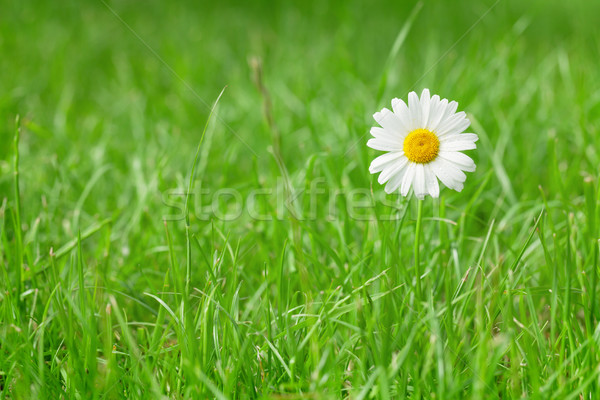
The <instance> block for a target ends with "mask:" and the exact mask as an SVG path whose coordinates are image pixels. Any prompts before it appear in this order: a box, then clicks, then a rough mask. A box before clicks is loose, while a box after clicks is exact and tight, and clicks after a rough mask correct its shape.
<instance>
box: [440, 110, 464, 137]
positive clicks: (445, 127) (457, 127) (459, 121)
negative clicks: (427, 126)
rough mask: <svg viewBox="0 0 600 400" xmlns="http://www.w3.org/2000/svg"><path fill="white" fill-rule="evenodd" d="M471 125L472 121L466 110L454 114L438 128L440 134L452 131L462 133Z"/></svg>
mask: <svg viewBox="0 0 600 400" xmlns="http://www.w3.org/2000/svg"><path fill="white" fill-rule="evenodd" d="M469 125H471V121H469V119H468V118H467V114H465V112H464V111H462V112H459V113H458V114H454V115H453V116H452V117H451V118H448V119H446V121H444V122H443V123H441V124H440V126H439V127H438V129H437V133H438V135H439V136H444V135H448V134H452V133H462V132H464V130H465V129H467V128H468V127H469Z"/></svg>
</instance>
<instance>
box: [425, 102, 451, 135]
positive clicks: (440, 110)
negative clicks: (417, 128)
mask: <svg viewBox="0 0 600 400" xmlns="http://www.w3.org/2000/svg"><path fill="white" fill-rule="evenodd" d="M436 96H437V95H436ZM436 96H433V97H434V98H435V97H436ZM438 99H439V96H438ZM432 100H433V98H432ZM447 108H448V99H443V100H441V101H439V103H438V104H437V107H436V112H435V113H431V115H430V116H429V123H428V124H427V128H428V129H429V130H431V131H435V130H437V127H438V125H439V123H440V122H441V121H442V118H443V117H444V115H445V114H446V109H447Z"/></svg>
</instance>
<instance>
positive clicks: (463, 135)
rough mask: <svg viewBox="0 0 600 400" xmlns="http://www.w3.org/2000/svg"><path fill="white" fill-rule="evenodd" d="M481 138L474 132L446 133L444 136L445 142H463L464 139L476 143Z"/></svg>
mask: <svg viewBox="0 0 600 400" xmlns="http://www.w3.org/2000/svg"><path fill="white" fill-rule="evenodd" d="M478 140H479V136H477V135H476V134H474V133H456V134H453V135H446V136H444V140H443V141H444V142H454V141H456V142H463V141H467V142H473V143H475V142H476V141H478Z"/></svg>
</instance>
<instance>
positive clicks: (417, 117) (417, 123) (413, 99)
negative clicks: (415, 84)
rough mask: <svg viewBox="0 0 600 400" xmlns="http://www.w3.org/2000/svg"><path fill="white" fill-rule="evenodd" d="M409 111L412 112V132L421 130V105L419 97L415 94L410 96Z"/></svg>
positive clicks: (412, 93)
mask: <svg viewBox="0 0 600 400" xmlns="http://www.w3.org/2000/svg"><path fill="white" fill-rule="evenodd" d="M408 110H409V111H410V126H409V129H410V130H411V131H413V130H415V129H418V128H420V127H421V126H422V125H421V103H420V102H419V96H417V94H416V93H415V92H410V93H409V94H408Z"/></svg>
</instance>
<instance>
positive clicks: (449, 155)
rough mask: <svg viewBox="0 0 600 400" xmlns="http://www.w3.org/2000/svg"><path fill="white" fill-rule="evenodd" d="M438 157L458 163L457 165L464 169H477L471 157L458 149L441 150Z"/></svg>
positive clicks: (471, 170) (468, 170) (469, 170)
mask: <svg viewBox="0 0 600 400" xmlns="http://www.w3.org/2000/svg"><path fill="white" fill-rule="evenodd" d="M438 157H439V158H443V159H444V160H446V161H449V162H451V163H453V164H454V165H456V167H458V168H460V169H462V170H463V171H467V172H473V171H475V163H474V162H473V160H472V159H471V157H469V156H468V155H466V154H463V153H459V152H458V151H443V152H440V154H439V156H438Z"/></svg>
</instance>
